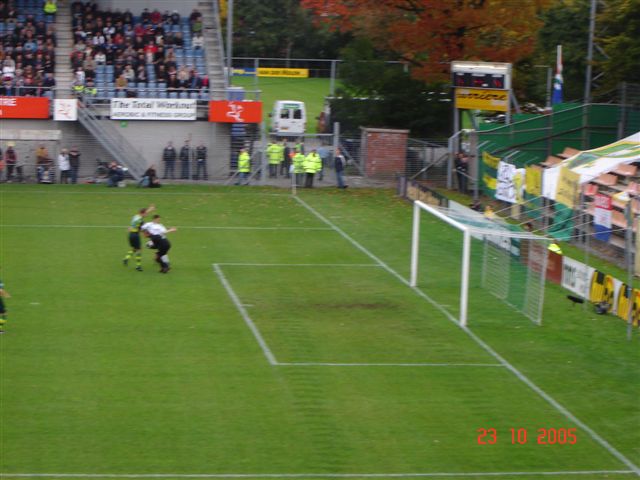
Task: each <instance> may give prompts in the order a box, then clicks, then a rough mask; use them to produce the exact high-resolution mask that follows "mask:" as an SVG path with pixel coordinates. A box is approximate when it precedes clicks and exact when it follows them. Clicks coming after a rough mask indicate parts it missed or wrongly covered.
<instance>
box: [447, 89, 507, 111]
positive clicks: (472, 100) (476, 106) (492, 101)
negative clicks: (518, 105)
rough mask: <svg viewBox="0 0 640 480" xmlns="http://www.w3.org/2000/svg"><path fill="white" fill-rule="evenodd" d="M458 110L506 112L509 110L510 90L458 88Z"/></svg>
mask: <svg viewBox="0 0 640 480" xmlns="http://www.w3.org/2000/svg"><path fill="white" fill-rule="evenodd" d="M456 108H461V109H466V110H492V111H494V112H506V111H507V110H508V109H509V90H488V89H483V88H456Z"/></svg>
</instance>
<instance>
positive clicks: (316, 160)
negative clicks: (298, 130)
mask: <svg viewBox="0 0 640 480" xmlns="http://www.w3.org/2000/svg"><path fill="white" fill-rule="evenodd" d="M303 166H304V173H305V182H304V186H305V187H306V188H313V176H314V175H315V174H316V172H319V171H320V170H322V159H321V158H320V155H318V153H317V152H316V151H315V150H311V153H310V154H309V155H307V156H306V157H305V159H304V164H303Z"/></svg>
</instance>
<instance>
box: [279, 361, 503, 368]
mask: <svg viewBox="0 0 640 480" xmlns="http://www.w3.org/2000/svg"><path fill="white" fill-rule="evenodd" d="M278 366H279V367H497V368H504V365H501V364H499V363H324V362H289V363H282V362H278Z"/></svg>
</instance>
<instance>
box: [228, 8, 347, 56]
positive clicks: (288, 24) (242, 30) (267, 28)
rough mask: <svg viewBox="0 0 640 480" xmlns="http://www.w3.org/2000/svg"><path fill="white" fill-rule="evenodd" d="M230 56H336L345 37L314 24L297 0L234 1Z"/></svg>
mask: <svg viewBox="0 0 640 480" xmlns="http://www.w3.org/2000/svg"><path fill="white" fill-rule="evenodd" d="M233 16H234V39H233V41H234V56H244V57H278V58H336V57H337V54H338V51H339V49H340V48H342V47H343V46H344V44H345V42H346V39H347V38H348V36H347V35H341V34H336V33H335V32H329V31H328V28H327V27H325V26H322V25H314V23H313V22H312V17H311V14H310V13H309V12H308V11H307V10H304V9H302V8H301V7H300V0H269V1H268V2H265V1H262V0H242V1H237V2H234V15H233Z"/></svg>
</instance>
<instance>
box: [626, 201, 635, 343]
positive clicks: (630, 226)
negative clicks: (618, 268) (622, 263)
mask: <svg viewBox="0 0 640 480" xmlns="http://www.w3.org/2000/svg"><path fill="white" fill-rule="evenodd" d="M624 213H625V214H626V215H625V216H626V217H627V230H626V231H625V241H626V250H627V251H626V254H627V270H628V278H627V289H626V290H627V292H626V293H627V303H628V305H629V311H628V313H627V317H628V318H627V340H631V336H632V332H633V308H632V306H633V302H634V300H635V299H634V298H633V251H632V248H633V220H634V218H633V209H632V208H631V199H629V201H628V202H627V206H626V207H625V212H624Z"/></svg>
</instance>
